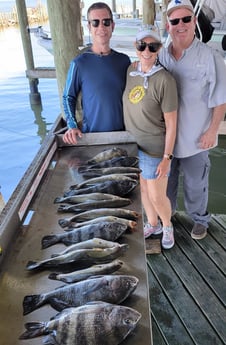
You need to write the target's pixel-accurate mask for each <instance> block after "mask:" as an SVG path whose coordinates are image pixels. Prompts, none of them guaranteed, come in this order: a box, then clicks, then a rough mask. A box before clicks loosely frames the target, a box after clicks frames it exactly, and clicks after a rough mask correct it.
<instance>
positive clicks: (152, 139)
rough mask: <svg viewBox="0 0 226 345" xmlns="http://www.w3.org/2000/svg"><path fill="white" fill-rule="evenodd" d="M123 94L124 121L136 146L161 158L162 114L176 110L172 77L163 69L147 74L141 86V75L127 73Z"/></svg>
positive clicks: (163, 123) (162, 143) (163, 134)
mask: <svg viewBox="0 0 226 345" xmlns="http://www.w3.org/2000/svg"><path fill="white" fill-rule="evenodd" d="M131 71H133V67H132V65H131V66H130V67H129V68H128V71H127V83H126V88H125V91H124V94H123V108H124V122H125V128H126V130H127V131H129V132H130V133H131V134H132V135H133V136H134V138H135V139H136V142H137V144H138V147H139V148H140V149H141V150H142V151H144V152H146V153H148V154H150V155H151V156H154V157H162V156H163V154H164V148H165V133H166V127H165V121H164V116H163V113H165V112H171V111H175V110H177V103H178V99H177V88H176V82H175V80H174V78H173V77H172V76H171V74H170V73H169V72H167V71H166V70H165V69H161V70H159V71H158V72H156V73H154V74H153V75H151V76H149V77H148V88H147V89H145V88H144V78H143V77H142V76H139V75H138V76H130V72H131Z"/></svg>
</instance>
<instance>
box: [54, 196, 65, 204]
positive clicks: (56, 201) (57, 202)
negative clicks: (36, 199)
mask: <svg viewBox="0 0 226 345" xmlns="http://www.w3.org/2000/svg"><path fill="white" fill-rule="evenodd" d="M63 199H64V198H61V197H57V198H55V199H54V201H53V203H54V204H59V203H60V202H62V201H63Z"/></svg>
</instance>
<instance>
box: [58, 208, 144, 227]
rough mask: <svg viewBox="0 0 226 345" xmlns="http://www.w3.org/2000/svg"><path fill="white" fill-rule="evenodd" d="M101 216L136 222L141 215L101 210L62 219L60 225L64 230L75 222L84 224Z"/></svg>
mask: <svg viewBox="0 0 226 345" xmlns="http://www.w3.org/2000/svg"><path fill="white" fill-rule="evenodd" d="M101 216H102V217H103V216H115V217H119V218H120V217H121V218H126V219H130V220H134V221H136V219H137V218H138V217H139V214H138V213H137V212H136V211H132V210H128V209H125V208H99V209H94V210H89V211H85V212H82V213H78V214H75V215H73V216H72V217H68V218H61V219H59V220H58V223H59V225H60V226H61V227H62V228H65V227H66V226H69V225H70V224H71V223H73V222H76V221H78V222H83V221H86V220H90V219H94V218H97V217H101Z"/></svg>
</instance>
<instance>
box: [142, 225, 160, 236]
mask: <svg viewBox="0 0 226 345" xmlns="http://www.w3.org/2000/svg"><path fill="white" fill-rule="evenodd" d="M161 233H162V225H161V223H160V221H159V222H158V224H157V225H154V226H153V225H151V224H150V223H147V224H146V225H145V227H144V238H148V237H150V236H151V235H159V234H161Z"/></svg>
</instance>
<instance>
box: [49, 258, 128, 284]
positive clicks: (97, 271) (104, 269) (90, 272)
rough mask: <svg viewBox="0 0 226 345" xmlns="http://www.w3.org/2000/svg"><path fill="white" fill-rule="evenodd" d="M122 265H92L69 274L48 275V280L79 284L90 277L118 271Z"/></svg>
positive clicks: (118, 262)
mask: <svg viewBox="0 0 226 345" xmlns="http://www.w3.org/2000/svg"><path fill="white" fill-rule="evenodd" d="M122 265H123V261H120V260H113V261H112V262H110V263H108V264H102V265H101V264H100V265H92V266H91V267H88V268H84V269H82V270H77V271H73V272H70V273H50V275H49V276H48V278H49V279H53V280H60V281H62V282H64V283H67V284H71V283H76V282H79V281H81V280H85V279H87V278H90V277H92V276H96V275H103V274H111V273H114V272H115V271H118V270H119V269H120V268H121V267H122Z"/></svg>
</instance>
